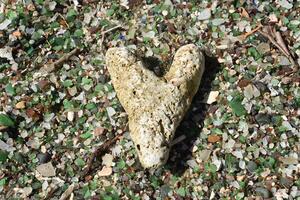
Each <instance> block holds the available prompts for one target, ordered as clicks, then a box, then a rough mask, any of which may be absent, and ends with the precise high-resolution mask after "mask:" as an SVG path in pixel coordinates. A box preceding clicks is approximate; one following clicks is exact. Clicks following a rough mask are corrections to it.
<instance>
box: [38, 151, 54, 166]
mask: <svg viewBox="0 0 300 200" xmlns="http://www.w3.org/2000/svg"><path fill="white" fill-rule="evenodd" d="M37 158H38V160H39V163H40V164H44V163H47V162H49V161H50V160H51V155H50V154H49V153H39V154H38V155H37Z"/></svg>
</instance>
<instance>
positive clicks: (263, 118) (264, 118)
mask: <svg viewBox="0 0 300 200" xmlns="http://www.w3.org/2000/svg"><path fill="white" fill-rule="evenodd" d="M254 118H255V120H256V122H257V123H259V125H261V126H262V125H265V124H269V123H270V122H271V119H272V118H271V115H269V114H265V113H258V114H257V115H256V116H255V117H254Z"/></svg>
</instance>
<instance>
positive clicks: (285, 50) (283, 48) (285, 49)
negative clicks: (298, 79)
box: [258, 30, 298, 76]
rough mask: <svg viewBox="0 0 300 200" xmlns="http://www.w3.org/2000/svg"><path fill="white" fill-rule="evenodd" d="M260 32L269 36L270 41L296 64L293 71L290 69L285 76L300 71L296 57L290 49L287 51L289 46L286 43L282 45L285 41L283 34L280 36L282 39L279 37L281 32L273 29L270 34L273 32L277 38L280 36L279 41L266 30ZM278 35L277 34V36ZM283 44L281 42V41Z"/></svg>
mask: <svg viewBox="0 0 300 200" xmlns="http://www.w3.org/2000/svg"><path fill="white" fill-rule="evenodd" d="M258 32H259V33H260V34H262V35H263V36H264V37H266V38H268V39H269V40H270V42H271V43H272V44H273V45H275V46H276V47H277V48H278V49H279V50H280V51H281V52H282V53H283V54H284V55H285V56H286V57H288V59H289V60H290V62H291V63H292V65H293V66H294V69H293V70H292V71H290V72H286V73H285V76H288V75H290V74H292V73H295V72H297V71H298V65H297V63H296V62H295V60H294V58H293V57H292V56H291V54H290V53H289V51H287V48H286V46H285V45H284V46H281V45H282V43H284V42H283V39H282V37H281V35H280V38H281V39H279V35H278V34H280V33H276V32H274V31H272V30H271V32H270V34H272V35H273V36H275V37H276V38H278V40H279V41H276V40H275V39H274V38H273V37H272V36H271V35H270V34H269V33H266V32H264V31H261V30H258ZM276 35H277V36H276ZM280 40H282V41H280ZM278 42H279V43H280V44H281V45H280V44H279V43H278Z"/></svg>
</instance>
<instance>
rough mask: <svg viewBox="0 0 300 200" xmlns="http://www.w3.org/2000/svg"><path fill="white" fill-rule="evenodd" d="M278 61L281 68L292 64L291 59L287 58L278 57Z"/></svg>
mask: <svg viewBox="0 0 300 200" xmlns="http://www.w3.org/2000/svg"><path fill="white" fill-rule="evenodd" d="M277 59H278V64H279V65H281V66H287V65H290V64H291V62H290V61H289V59H288V58H287V57H285V56H278V57H277Z"/></svg>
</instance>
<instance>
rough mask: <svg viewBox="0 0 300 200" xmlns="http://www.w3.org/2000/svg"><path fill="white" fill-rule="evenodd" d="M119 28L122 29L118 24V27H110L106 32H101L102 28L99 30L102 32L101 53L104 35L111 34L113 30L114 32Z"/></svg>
mask: <svg viewBox="0 0 300 200" xmlns="http://www.w3.org/2000/svg"><path fill="white" fill-rule="evenodd" d="M121 27H122V26H121V25H120V24H119V25H117V26H115V27H112V28H110V29H108V30H106V31H103V30H104V27H103V28H102V29H101V32H102V33H101V35H102V37H101V49H102V51H103V43H104V37H105V34H106V33H109V32H111V31H114V30H116V29H118V28H121Z"/></svg>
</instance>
